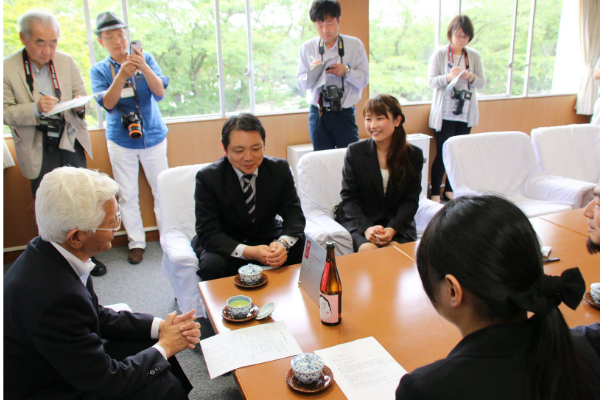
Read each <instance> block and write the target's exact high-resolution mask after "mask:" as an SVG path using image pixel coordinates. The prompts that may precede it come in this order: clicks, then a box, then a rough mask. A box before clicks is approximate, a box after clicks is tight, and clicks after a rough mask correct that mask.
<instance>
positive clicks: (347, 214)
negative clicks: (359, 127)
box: [338, 94, 423, 251]
mask: <svg viewBox="0 0 600 400" xmlns="http://www.w3.org/2000/svg"><path fill="white" fill-rule="evenodd" d="M363 115H364V117H365V128H366V130H367V133H368V134H369V135H370V136H371V138H370V139H367V140H365V141H361V142H356V143H352V144H350V145H349V146H348V150H347V151H346V158H345V160H344V170H343V180H342V191H341V197H342V202H341V203H340V205H339V207H338V221H339V222H340V224H342V225H343V226H344V227H345V228H346V229H347V230H348V231H349V232H350V235H352V242H353V244H354V251H365V250H373V249H377V248H379V247H383V246H387V245H389V244H390V242H391V241H396V242H399V243H405V242H410V241H413V240H416V239H417V232H416V227H415V214H416V212H417V209H418V208H419V195H420V193H421V171H422V168H423V152H422V151H421V149H419V148H418V147H414V146H411V145H410V144H409V143H408V142H407V141H406V132H405V131H404V127H403V124H404V121H405V117H404V114H402V109H401V108H400V103H399V102H398V100H397V99H396V98H395V97H392V96H390V95H387V94H382V95H378V96H376V97H374V98H372V99H370V100H369V101H368V102H367V104H366V105H365V108H364V110H363Z"/></svg>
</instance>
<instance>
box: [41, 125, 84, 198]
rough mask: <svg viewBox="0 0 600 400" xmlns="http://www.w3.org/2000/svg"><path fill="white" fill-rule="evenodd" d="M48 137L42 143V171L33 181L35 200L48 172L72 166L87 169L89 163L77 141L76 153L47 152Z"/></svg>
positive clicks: (56, 149) (65, 151)
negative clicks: (36, 193)
mask: <svg viewBox="0 0 600 400" xmlns="http://www.w3.org/2000/svg"><path fill="white" fill-rule="evenodd" d="M46 137H47V135H45V134H44V139H43V141H42V147H43V150H42V152H43V155H42V168H41V170H40V174H39V175H38V177H37V178H35V179H32V180H31V192H32V193H33V198H34V199H35V192H37V190H38V188H39V187H40V182H42V178H43V177H44V175H46V174H47V173H48V172H50V171H52V170H53V169H55V168H59V167H64V166H67V165H68V166H71V167H78V168H86V167H87V162H86V160H85V150H84V149H83V147H82V146H81V144H79V142H78V141H75V146H74V147H75V152H74V153H73V152H70V151H67V150H61V149H59V148H55V149H54V152H53V153H52V154H50V153H49V152H48V150H46Z"/></svg>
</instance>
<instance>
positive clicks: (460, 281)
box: [396, 195, 600, 400]
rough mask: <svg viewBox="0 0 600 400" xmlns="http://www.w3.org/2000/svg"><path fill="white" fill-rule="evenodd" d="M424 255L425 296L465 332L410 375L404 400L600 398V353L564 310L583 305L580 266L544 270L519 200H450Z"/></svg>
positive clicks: (401, 393) (420, 255)
mask: <svg viewBox="0 0 600 400" xmlns="http://www.w3.org/2000/svg"><path fill="white" fill-rule="evenodd" d="M448 238H451V243H449V242H448ZM416 259H417V269H418V271H419V275H420V277H421V281H422V283H423V289H424V290H425V293H426V294H427V296H428V297H429V299H430V300H431V303H432V304H433V306H434V307H435V309H436V311H437V312H438V313H439V314H440V315H441V316H442V317H443V318H444V319H446V320H448V321H449V322H450V323H452V324H453V325H455V326H456V328H457V329H458V330H459V331H460V333H461V335H462V337H463V338H462V340H461V341H460V342H459V343H458V344H457V345H456V347H455V348H454V349H453V350H452V351H451V352H450V354H448V356H447V357H446V358H444V359H441V360H438V361H436V362H434V363H432V364H429V365H426V366H424V367H421V368H417V369H415V370H414V371H412V372H411V373H410V374H406V375H404V376H403V377H402V379H401V380H400V385H399V386H398V388H397V390H396V399H400V400H408V399H441V398H443V399H502V400H504V399H544V400H560V399H577V400H584V399H599V398H600V390H599V389H600V359H599V358H598V355H597V354H596V352H594V350H593V349H592V347H591V346H590V344H589V343H588V342H587V340H586V338H585V337H584V336H583V335H581V334H580V333H578V332H573V331H570V330H569V328H568V326H567V324H566V322H565V319H564V317H563V315H562V313H561V311H560V309H559V307H558V306H559V305H560V304H561V303H564V304H565V306H567V307H569V308H571V309H575V308H577V306H578V305H579V303H580V302H581V300H582V296H583V293H584V292H585V287H586V286H585V282H584V279H583V277H582V275H581V272H580V271H579V269H578V268H571V269H567V270H565V271H563V272H562V274H561V276H549V275H545V274H544V266H543V261H542V254H541V252H540V243H539V241H538V238H537V235H536V232H535V230H534V229H533V227H532V226H531V223H530V222H529V220H528V219H527V217H526V216H525V214H524V213H523V212H522V211H521V210H520V209H519V208H518V207H517V206H515V205H514V204H513V203H511V202H510V201H508V200H506V199H503V198H501V197H498V196H492V195H484V196H463V197H460V198H457V199H455V200H453V201H451V202H450V203H448V204H447V205H446V206H445V207H444V208H443V209H441V210H440V211H439V212H438V213H437V214H436V215H435V216H434V217H433V219H432V220H431V222H430V223H429V225H428V226H427V229H426V230H425V233H424V234H423V238H422V240H421V243H420V245H419V248H418V250H417V255H416Z"/></svg>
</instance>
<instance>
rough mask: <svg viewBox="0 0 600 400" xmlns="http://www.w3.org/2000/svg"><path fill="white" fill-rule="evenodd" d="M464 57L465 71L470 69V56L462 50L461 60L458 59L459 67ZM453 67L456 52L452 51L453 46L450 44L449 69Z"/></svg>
mask: <svg viewBox="0 0 600 400" xmlns="http://www.w3.org/2000/svg"><path fill="white" fill-rule="evenodd" d="M463 56H464V57H465V69H469V56H468V55H467V51H466V50H465V49H464V47H463V49H462V52H461V53H460V58H459V59H458V64H457V66H460V62H461V60H462V58H463ZM451 65H454V51H453V50H452V45H451V44H449V45H448V68H449V69H451V68H452V67H451Z"/></svg>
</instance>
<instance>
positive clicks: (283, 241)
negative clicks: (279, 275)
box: [274, 239, 290, 253]
mask: <svg viewBox="0 0 600 400" xmlns="http://www.w3.org/2000/svg"><path fill="white" fill-rule="evenodd" d="M274 242H279V243H281V245H282V246H283V248H284V249H285V252H286V253H289V251H290V245H289V244H287V243H286V241H285V240H282V239H277V240H274Z"/></svg>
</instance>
